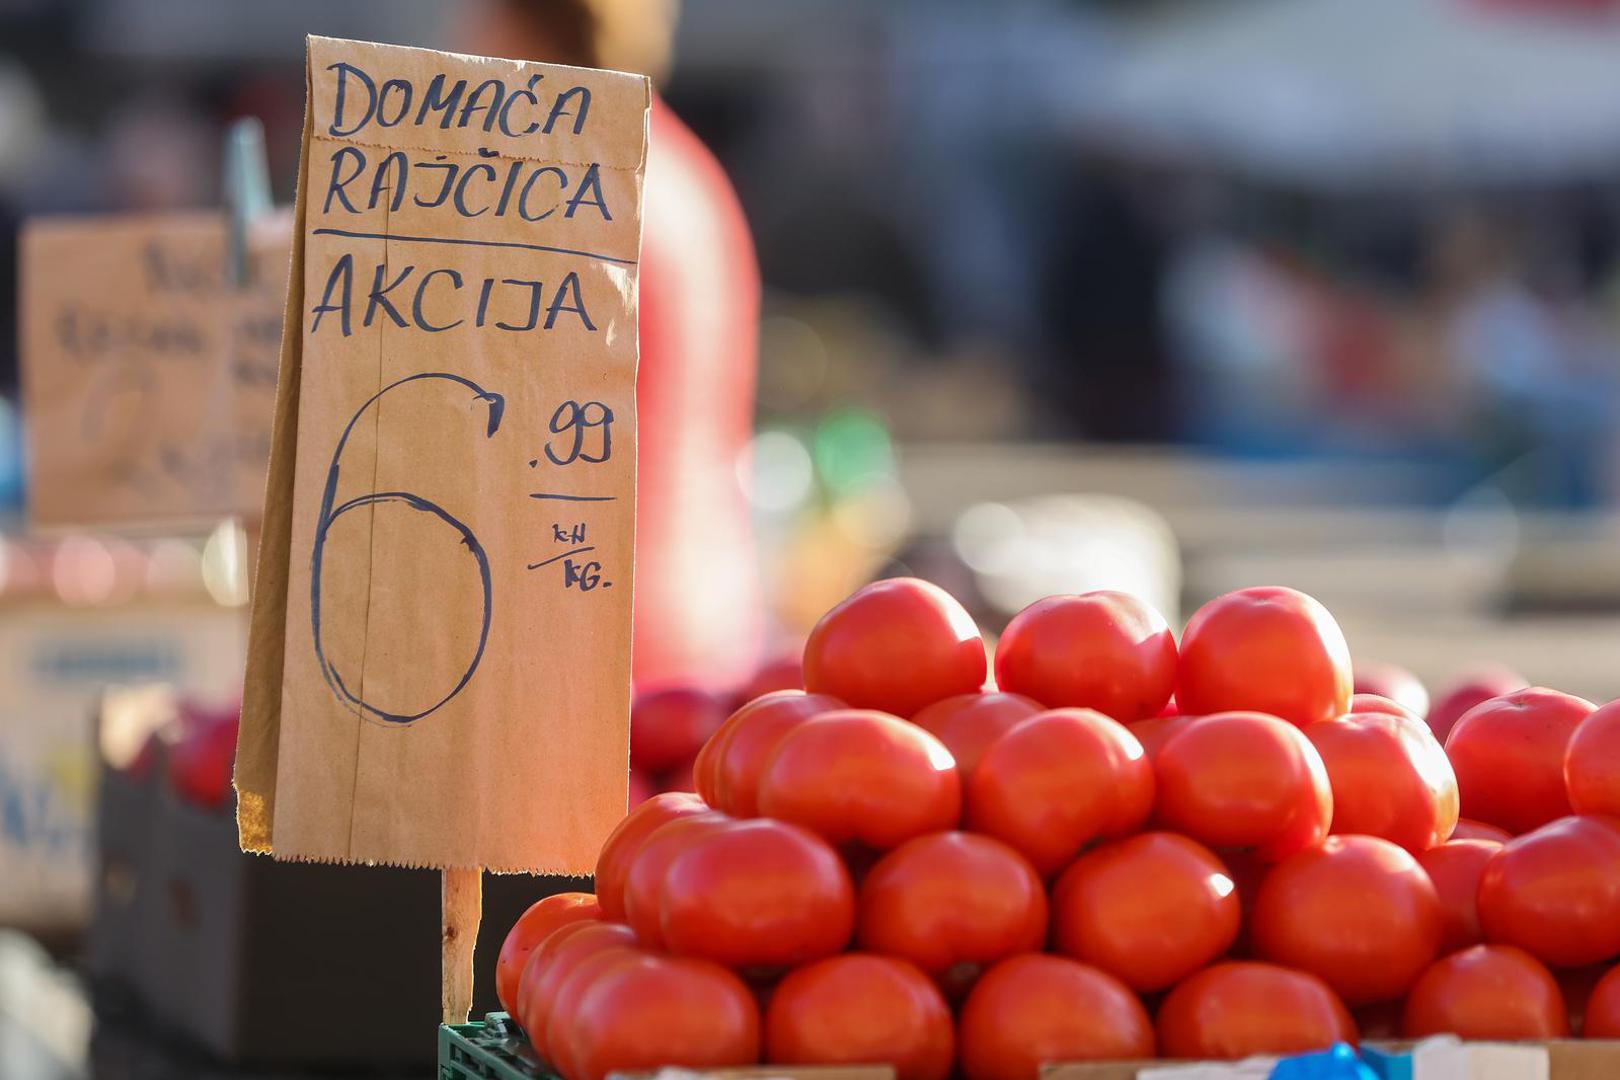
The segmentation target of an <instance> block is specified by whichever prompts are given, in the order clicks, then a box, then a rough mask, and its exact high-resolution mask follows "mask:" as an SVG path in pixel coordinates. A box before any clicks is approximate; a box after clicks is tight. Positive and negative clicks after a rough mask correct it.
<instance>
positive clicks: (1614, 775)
mask: <svg viewBox="0 0 1620 1080" xmlns="http://www.w3.org/2000/svg"><path fill="white" fill-rule="evenodd" d="M1564 783H1565V785H1566V787H1567V789H1568V791H1569V805H1570V807H1571V808H1572V809H1573V810H1574V811H1575V812H1576V813H1577V814H1614V815H1617V816H1620V701H1611V702H1609V703H1608V704H1607V705H1605V706H1603V707H1602V708H1601V709H1598V710H1597V711H1596V712H1594V713H1592V714H1591V715H1590V716H1588V717H1587V718H1586V719H1585V720H1582V721H1581V723H1580V726H1579V727H1577V728H1576V729H1575V734H1574V735H1572V736H1570V740H1569V746H1568V747H1567V748H1565V751H1564Z"/></svg>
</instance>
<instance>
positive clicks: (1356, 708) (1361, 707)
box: [1345, 694, 1418, 719]
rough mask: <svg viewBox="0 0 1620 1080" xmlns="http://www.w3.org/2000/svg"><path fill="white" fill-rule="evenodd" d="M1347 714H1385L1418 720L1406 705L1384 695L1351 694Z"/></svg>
mask: <svg viewBox="0 0 1620 1080" xmlns="http://www.w3.org/2000/svg"><path fill="white" fill-rule="evenodd" d="M1345 712H1346V713H1383V714H1384V715H1385V716H1411V717H1413V718H1414V719H1417V718H1418V717H1417V715H1416V714H1415V713H1413V712H1412V710H1411V709H1408V708H1407V707H1406V706H1405V705H1402V704H1401V703H1400V702H1398V701H1394V700H1392V699H1390V698H1387V697H1385V696H1384V695H1383V694H1351V695H1350V707H1349V708H1348V709H1346V710H1345Z"/></svg>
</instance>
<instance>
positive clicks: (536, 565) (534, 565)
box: [529, 546, 596, 570]
mask: <svg viewBox="0 0 1620 1080" xmlns="http://www.w3.org/2000/svg"><path fill="white" fill-rule="evenodd" d="M595 550H596V548H595V547H594V546H592V547H581V548H575V549H574V550H573V551H565V552H563V553H562V554H561V555H553V556H552V557H551V558H549V559H542V560H541V561H540V562H532V563H530V564H529V569H530V570H538V569H540V568H541V567H542V566H550V565H551V564H552V563H554V562H556V561H557V560H558V559H566V558H568V556H570V555H583V554H585V553H586V552H587V551H595Z"/></svg>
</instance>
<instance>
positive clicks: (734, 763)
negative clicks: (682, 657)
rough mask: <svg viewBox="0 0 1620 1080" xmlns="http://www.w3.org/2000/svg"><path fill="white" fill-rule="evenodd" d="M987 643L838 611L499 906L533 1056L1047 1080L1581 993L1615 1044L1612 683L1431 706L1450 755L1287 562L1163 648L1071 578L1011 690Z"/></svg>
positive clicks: (1618, 756)
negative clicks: (1596, 695)
mask: <svg viewBox="0 0 1620 1080" xmlns="http://www.w3.org/2000/svg"><path fill="white" fill-rule="evenodd" d="M988 667H989V664H988V662H987V658H986V650H985V647H984V644H983V641H982V640H981V637H980V634H979V631H978V629H977V628H976V627H975V626H974V624H973V621H972V620H971V618H970V617H969V616H968V614H967V612H966V611H965V610H963V608H962V607H961V606H960V605H959V604H957V603H956V601H955V600H953V599H952V598H951V597H950V596H949V595H947V594H946V593H944V592H943V591H941V590H940V589H938V588H936V587H934V586H932V585H929V584H926V583H924V582H920V581H915V580H909V579H901V580H890V581H882V582H879V583H876V584H874V585H871V586H868V587H866V588H865V589H863V590H861V591H860V592H858V593H856V594H855V595H854V596H852V597H851V598H850V599H849V600H847V601H845V602H844V603H843V604H841V605H839V606H838V607H837V608H835V609H833V610H832V611H831V612H829V613H828V614H827V615H826V616H825V617H824V618H823V619H822V621H821V622H820V624H818V625H817V627H816V628H815V630H814V631H813V632H812V634H811V636H810V638H809V641H808V642H807V644H806V646H805V652H804V659H803V676H804V685H805V688H806V689H805V690H784V691H778V692H774V693H769V694H766V695H764V696H762V697H759V698H757V699H755V700H753V701H750V702H748V703H747V704H745V705H744V706H742V707H741V708H739V709H738V710H737V711H736V712H734V713H733V714H732V715H731V716H730V718H729V719H727V720H726V721H725V722H724V723H723V724H722V725H721V726H720V727H719V729H718V730H717V731H716V732H715V733H714V735H713V736H712V737H711V738H709V739H708V741H707V742H706V743H705V744H704V745H703V749H702V751H701V752H700V753H699V754H698V756H697V759H696V763H695V766H694V769H693V781H694V785H695V787H696V794H681V793H667V794H662V795H658V796H656V797H654V798H652V799H650V800H648V801H647V802H645V803H643V804H642V805H640V806H639V807H637V808H636V809H635V810H634V811H633V812H632V813H631V814H630V815H629V816H628V817H626V818H625V819H624V821H623V822H622V823H621V824H620V825H619V827H618V828H617V830H615V832H614V833H613V834H612V836H611V837H610V838H609V839H608V841H607V843H606V844H605V846H604V847H603V849H602V852H601V856H600V861H599V862H598V864H597V874H596V893H595V895H594V896H592V895H589V894H583V893H570V894H562V895H559V896H553V897H549V898H547V899H545V900H542V901H541V902H539V903H538V904H536V905H534V907H533V908H531V909H530V910H529V911H528V912H527V913H526V914H525V915H524V916H523V917H522V919H521V920H520V921H519V922H518V923H517V924H516V925H515V926H514V927H513V929H512V931H511V934H510V935H509V937H508V938H507V941H506V944H505V947H504V948H503V949H502V952H501V956H500V960H499V971H498V980H497V981H498V983H499V986H498V990H499V994H500V999H501V1001H502V1003H503V1005H504V1006H505V1007H506V1008H507V1009H508V1011H509V1012H510V1013H511V1014H512V1016H513V1017H514V1018H515V1020H516V1021H517V1022H518V1023H519V1024H520V1025H521V1026H522V1027H523V1029H524V1031H525V1032H526V1033H527V1034H528V1036H529V1039H530V1040H531V1042H532V1043H533V1045H534V1048H535V1050H536V1051H537V1052H538V1053H539V1054H540V1055H541V1056H542V1057H543V1058H544V1059H545V1060H546V1061H547V1062H549V1063H550V1064H551V1065H552V1066H554V1067H555V1068H556V1069H557V1071H558V1072H560V1073H561V1074H562V1075H563V1076H564V1077H566V1078H568V1080H598V1078H601V1077H604V1076H605V1075H607V1074H608V1073H610V1072H613V1071H634V1070H642V1069H650V1068H653V1067H657V1066H661V1065H681V1066H688V1067H693V1068H704V1067H718V1066H729V1065H740V1064H745V1063H751V1062H756V1061H766V1062H772V1063H779V1064H784V1065H787V1064H823V1063H889V1064H892V1065H893V1066H894V1067H895V1069H896V1071H897V1075H898V1078H899V1080H943V1078H944V1077H946V1076H948V1075H951V1074H952V1073H953V1070H958V1069H959V1070H960V1073H961V1074H962V1075H963V1076H965V1077H966V1078H967V1080H1033V1078H1034V1077H1036V1075H1037V1073H1038V1070H1039V1066H1040V1065H1041V1064H1042V1063H1043V1062H1051V1061H1082V1060H1096V1059H1133V1058H1148V1057H1153V1056H1155V1055H1158V1056H1162V1057H1171V1058H1236V1057H1243V1056H1247V1055H1250V1054H1256V1053H1293V1052H1300V1051H1307V1050H1311V1049H1316V1048H1320V1047H1324V1046H1327V1045H1329V1044H1332V1043H1334V1042H1336V1041H1345V1040H1348V1041H1355V1040H1356V1039H1358V1038H1360V1037H1369V1038H1370V1037H1375V1036H1377V1037H1396V1036H1408V1037H1417V1036H1425V1035H1429V1034H1433V1033H1440V1032H1454V1033H1457V1034H1459V1035H1461V1036H1463V1037H1465V1038H1479V1039H1536V1038H1550V1037H1558V1036H1564V1035H1567V1034H1569V1033H1570V1030H1571V1018H1572V1016H1575V1017H1577V1018H1579V1017H1580V1016H1581V1014H1582V1013H1584V1023H1585V1033H1586V1035H1588V1036H1590V1037H1620V968H1615V969H1613V970H1607V969H1606V968H1605V966H1604V965H1607V964H1612V963H1613V962H1614V961H1615V959H1616V958H1617V957H1620V816H1616V817H1609V816H1606V815H1608V814H1615V815H1620V702H1617V703H1614V704H1611V705H1609V706H1607V707H1605V708H1603V709H1596V708H1595V707H1594V706H1593V705H1592V704H1591V703H1590V702H1586V701H1583V700H1581V699H1579V698H1576V697H1572V696H1570V695H1567V694H1562V693H1558V692H1556V691H1553V690H1546V689H1523V690H1517V691H1514V692H1510V693H1506V694H1504V695H1501V696H1493V697H1488V698H1487V699H1486V700H1483V701H1479V702H1478V703H1477V704H1474V705H1473V706H1472V707H1471V708H1468V709H1467V710H1466V712H1465V713H1464V714H1463V715H1462V716H1461V718H1460V719H1455V722H1454V723H1453V719H1454V712H1453V707H1454V706H1455V704H1456V703H1455V702H1453V703H1451V704H1449V705H1446V707H1445V708H1441V705H1442V704H1443V703H1439V702H1437V703H1436V709H1435V710H1433V715H1434V718H1435V720H1436V722H1437V723H1440V724H1442V725H1444V726H1446V727H1447V728H1449V730H1448V731H1446V732H1445V740H1446V742H1445V747H1444V748H1442V746H1441V743H1440V741H1439V739H1437V738H1436V735H1435V733H1434V731H1433V730H1431V728H1430V727H1429V726H1428V725H1427V724H1426V723H1425V721H1424V720H1423V719H1422V718H1420V717H1419V716H1418V715H1417V713H1416V712H1415V711H1412V709H1409V708H1408V706H1407V705H1403V704H1401V703H1399V702H1397V701H1395V700H1392V699H1391V698H1386V697H1381V696H1376V695H1371V694H1355V693H1354V686H1353V682H1352V672H1351V664H1350V655H1349V650H1348V649H1347V647H1346V644H1345V640H1344V637H1343V635H1342V633H1341V632H1340V630H1339V628H1338V626H1337V624H1336V623H1335V622H1334V621H1333V618H1332V616H1331V615H1330V614H1329V613H1328V612H1327V610H1326V609H1325V608H1323V607H1322V606H1321V605H1320V604H1319V603H1317V602H1316V601H1315V600H1313V599H1311V598H1310V597H1308V596H1305V595H1304V594H1302V593H1299V592H1295V591H1293V590H1290V589H1284V588H1257V589H1244V590H1241V591H1239V592H1234V593H1230V594H1228V595H1226V596H1222V597H1220V598H1218V599H1216V600H1214V601H1212V602H1210V603H1209V604H1207V605H1205V606H1204V607H1203V608H1202V609H1200V610H1199V611H1198V612H1197V613H1196V614H1195V615H1194V616H1193V618H1192V620H1191V621H1190V622H1189V623H1188V624H1187V627H1186V630H1185V632H1184V633H1183V635H1182V637H1181V640H1180V642H1179V645H1178V643H1177V641H1176V640H1175V638H1174V636H1173V635H1172V633H1171V631H1170V628H1169V627H1168V626H1167V625H1166V623H1165V621H1164V619H1163V618H1162V617H1161V616H1160V615H1159V614H1158V613H1157V612H1156V611H1154V610H1152V609H1151V608H1150V607H1148V606H1147V605H1145V604H1143V603H1142V602H1140V601H1139V600H1136V599H1134V598H1132V597H1130V596H1126V595H1123V594H1119V593H1109V592H1099V593H1090V594H1087V595H1084V596H1059V597H1051V598H1048V599H1046V600H1042V601H1040V602H1038V603H1036V604H1034V605H1033V606H1031V607H1030V608H1028V609H1026V610H1025V611H1023V612H1022V613H1020V614H1019V615H1018V616H1017V617H1016V618H1015V619H1013V621H1012V622H1011V624H1010V625H1009V626H1008V627H1007V629H1006V631H1005V633H1004V634H1003V635H1002V637H1001V639H1000V641H999V642H998V644H997V647H996V650H995V657H994V669H995V670H994V677H995V678H994V685H995V687H996V689H994V690H987V689H985V686H986V681H987V676H988V674H989V672H988V670H987V668H988ZM1390 692H1391V693H1394V694H1396V696H1399V697H1405V698H1407V699H1408V702H1409V704H1412V705H1413V706H1414V707H1415V708H1416V709H1422V708H1424V707H1425V705H1426V702H1423V701H1421V700H1414V695H1409V694H1405V693H1403V692H1401V691H1400V690H1399V689H1392V690H1391V691H1390ZM1419 693H1421V688H1419ZM1459 814H1461V815H1463V816H1462V817H1459Z"/></svg>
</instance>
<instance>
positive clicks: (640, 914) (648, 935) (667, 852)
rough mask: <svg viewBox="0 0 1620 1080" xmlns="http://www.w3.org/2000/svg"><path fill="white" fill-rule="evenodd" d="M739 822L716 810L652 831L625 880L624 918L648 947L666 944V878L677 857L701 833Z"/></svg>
mask: <svg viewBox="0 0 1620 1080" xmlns="http://www.w3.org/2000/svg"><path fill="white" fill-rule="evenodd" d="M736 823H737V819H736V818H732V817H727V816H726V815H725V814H722V813H720V812H719V811H717V810H710V811H708V812H707V813H702V814H690V815H687V816H685V817H679V818H676V819H675V820H674V821H667V822H665V823H664V824H662V825H660V826H659V827H658V828H657V829H655V830H653V832H652V834H651V835H649V836H648V837H647V840H646V842H645V843H644V844H642V845H641V849H640V850H639V851H637V852H636V854H635V859H634V861H633V862H631V863H630V870H629V872H628V873H627V874H626V875H625V879H624V919H625V921H626V922H628V923H629V924H630V928H631V929H632V930H634V931H635V932H636V937H638V938H640V939H641V943H642V944H643V945H645V946H647V947H648V948H649V949H657V948H661V947H662V946H663V944H664V932H663V921H662V917H663V904H664V881H665V880H666V879H667V878H668V876H669V867H670V864H671V863H673V862H674V861H675V859H676V857H677V856H679V855H680V854H681V853H683V852H684V851H686V849H687V848H689V847H691V846H692V844H693V843H694V842H695V841H696V840H697V839H698V838H699V837H702V836H706V835H707V834H709V833H711V832H714V831H716V830H718V829H725V828H729V827H730V826H732V825H735V824H736Z"/></svg>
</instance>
